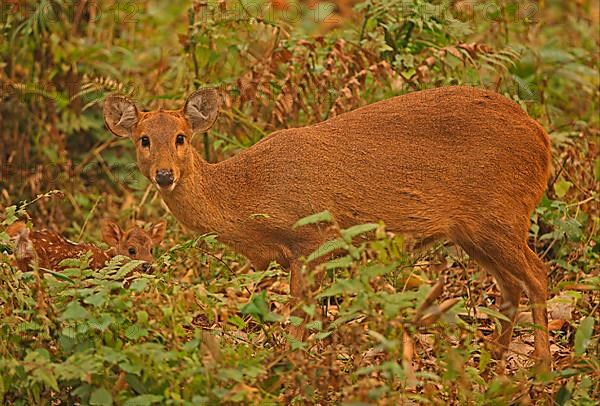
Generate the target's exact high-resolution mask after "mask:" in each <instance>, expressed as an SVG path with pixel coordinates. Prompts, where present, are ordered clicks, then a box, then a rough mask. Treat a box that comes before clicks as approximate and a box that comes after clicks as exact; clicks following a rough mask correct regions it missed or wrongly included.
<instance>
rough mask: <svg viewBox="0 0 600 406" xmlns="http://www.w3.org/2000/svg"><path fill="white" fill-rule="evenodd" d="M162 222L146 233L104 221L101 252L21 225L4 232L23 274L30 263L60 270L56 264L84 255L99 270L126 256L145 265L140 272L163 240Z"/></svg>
mask: <svg viewBox="0 0 600 406" xmlns="http://www.w3.org/2000/svg"><path fill="white" fill-rule="evenodd" d="M166 225H167V224H166V222H165V221H164V220H163V221H159V222H158V223H156V224H154V225H153V226H152V227H151V228H150V231H145V230H144V229H142V228H140V227H132V228H130V229H128V230H127V231H123V230H121V228H120V227H119V225H118V224H116V223H114V222H113V221H110V220H106V221H104V222H103V223H102V238H103V239H104V242H106V243H107V244H108V245H109V246H110V248H109V249H108V250H107V251H104V250H102V249H100V248H98V247H97V246H95V245H94V244H86V243H74V242H72V241H69V240H67V239H66V238H65V237H63V236H61V235H60V234H57V233H55V232H53V231H49V230H45V229H43V230H29V229H28V228H27V225H25V223H23V222H20V221H19V222H16V223H13V224H11V225H10V226H9V227H8V228H7V230H6V231H7V234H8V235H9V236H11V237H12V238H13V240H14V241H15V246H16V252H15V256H16V258H17V265H18V266H19V268H20V269H21V270H22V271H27V270H28V268H29V265H30V264H31V262H32V261H37V265H38V266H39V267H40V268H44V269H51V270H56V269H60V268H61V267H60V265H59V264H60V262H61V261H62V260H64V259H67V258H78V257H79V256H81V255H84V254H86V253H87V252H88V251H89V252H91V253H92V257H91V261H90V267H91V268H92V269H100V268H102V267H103V266H104V265H105V264H106V263H107V262H108V261H109V260H110V259H111V258H112V257H115V256H117V255H124V256H128V257H130V258H131V259H138V260H141V261H146V262H145V263H144V265H143V266H142V269H144V270H145V269H147V268H148V267H149V266H150V264H151V263H152V262H153V260H154V259H153V258H152V248H153V247H154V246H157V245H158V244H160V243H161V242H162V240H163V237H164V233H165V229H166Z"/></svg>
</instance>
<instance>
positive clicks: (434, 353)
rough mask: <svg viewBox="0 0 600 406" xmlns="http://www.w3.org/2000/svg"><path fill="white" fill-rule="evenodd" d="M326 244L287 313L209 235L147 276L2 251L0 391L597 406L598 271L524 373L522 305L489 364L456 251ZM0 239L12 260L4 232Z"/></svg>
mask: <svg viewBox="0 0 600 406" xmlns="http://www.w3.org/2000/svg"><path fill="white" fill-rule="evenodd" d="M21 213H22V212H21ZM11 217H12V215H9V216H7V219H10V218H11ZM323 217H326V216H315V217H312V218H309V219H308V221H311V220H312V221H316V220H318V219H323ZM8 221H10V220H6V221H5V223H7V222H8ZM330 226H331V227H332V228H334V229H335V227H336V226H335V223H334V224H331V225H330ZM337 232H338V235H339V238H337V239H336V240H334V241H333V242H329V243H326V244H325V245H323V246H322V247H321V248H320V249H319V250H318V251H316V252H315V253H314V254H313V256H315V257H316V256H322V255H327V254H328V253H330V252H331V251H332V250H333V249H336V252H339V253H340V255H336V257H335V258H333V259H330V260H329V261H326V262H324V263H323V264H322V265H320V266H319V267H317V268H316V269H315V270H309V269H305V273H306V275H307V277H308V279H309V280H310V281H311V282H312V283H311V288H310V289H309V291H310V293H309V295H308V296H309V298H308V299H307V300H306V301H305V302H303V303H300V304H298V305H297V306H296V307H292V304H291V302H290V298H289V296H288V291H289V286H288V279H287V275H286V273H285V272H284V271H283V270H281V269H280V268H279V267H278V266H277V265H275V264H274V265H273V266H272V267H270V268H269V269H267V270H264V271H255V270H251V269H250V268H249V267H248V266H244V265H243V264H244V262H243V261H240V260H237V258H235V257H234V256H232V255H231V254H227V251H223V250H222V249H220V250H217V248H219V247H218V244H217V243H216V241H215V239H214V237H213V236H210V235H208V236H202V237H200V238H197V239H193V240H187V241H185V242H183V243H181V244H178V245H175V246H173V247H172V248H170V249H168V250H167V251H164V252H163V253H162V255H161V256H160V257H159V258H158V260H157V262H156V264H155V265H154V267H153V269H152V270H151V271H150V272H148V273H140V272H138V271H137V269H139V268H136V267H137V265H139V263H138V262H137V261H131V262H128V263H124V264H123V262H122V261H121V260H122V258H120V257H117V258H115V259H113V260H112V261H111V262H110V263H109V264H107V266H106V267H105V268H104V269H101V270H97V271H93V270H90V269H88V267H87V258H86V257H82V258H80V259H72V260H66V262H65V265H66V266H67V267H66V269H65V270H64V271H62V272H60V273H59V274H57V273H47V272H44V271H43V270H39V269H38V270H32V271H30V272H22V271H20V270H18V268H16V267H15V266H13V258H12V255H3V256H2V262H1V263H0V267H1V268H0V301H1V302H2V312H3V315H2V318H3V320H2V324H1V327H0V370H2V374H1V378H0V393H1V394H2V395H3V396H4V399H5V402H8V403H11V404H47V403H50V402H53V404H57V403H61V402H62V403H67V404H69V403H75V402H81V403H82V404H102V405H104V404H112V403H116V404H125V405H146V404H148V405H149V404H217V403H237V402H240V403H251V404H294V403H298V404H302V403H316V404H331V403H339V402H345V403H347V404H366V403H369V404H372V403H375V404H402V403H409V402H417V403H432V404H444V403H448V402H451V403H475V404H509V403H515V402H520V403H531V402H541V403H549V402H551V401H554V402H556V403H557V404H565V403H566V402H567V401H569V400H571V401H572V402H574V403H575V404H595V402H596V401H597V398H594V396H597V394H598V392H597V391H598V384H599V381H598V374H600V364H599V363H598V337H597V334H596V335H594V328H595V320H594V317H593V314H594V312H595V311H597V306H598V304H597V303H598V290H597V289H598V285H599V283H598V276H597V275H595V276H594V275H592V274H590V275H588V276H587V277H586V278H583V279H578V280H576V281H566V280H562V281H561V283H562V284H569V285H568V286H567V287H566V288H561V289H558V287H555V289H554V290H555V292H556V293H559V294H558V295H556V297H555V298H554V299H552V300H551V302H550V304H549V314H550V326H551V330H552V334H551V336H552V337H551V338H552V354H553V363H554V372H552V373H549V374H536V373H535V369H534V368H531V367H532V361H531V359H530V355H531V352H532V350H533V346H532V345H533V337H532V331H533V330H532V329H533V328H534V327H533V326H532V324H531V320H530V318H528V317H527V314H528V313H527V308H526V305H525V303H523V308H522V309H521V310H522V313H521V314H520V316H519V320H520V323H519V324H518V326H517V328H516V330H515V334H514V336H515V338H514V340H513V343H512V344H511V350H510V352H509V354H508V356H507V359H506V362H504V363H498V362H496V361H494V360H492V358H491V351H490V350H491V348H492V347H491V344H489V341H490V339H491V335H492V331H493V328H494V325H495V324H497V323H498V321H499V320H500V319H501V318H502V315H501V314H499V313H498V312H497V311H496V310H494V309H496V307H495V306H494V303H495V302H497V301H498V299H499V297H498V292H497V290H496V288H495V287H494V285H493V283H492V281H491V279H490V278H489V277H487V276H485V274H484V273H483V271H481V270H480V269H479V268H477V267H476V266H475V264H474V263H472V262H470V261H469V260H468V259H467V258H465V257H464V255H463V254H461V253H460V252H459V251H457V250H456V249H454V248H453V247H450V246H443V245H439V246H436V247H433V248H431V249H430V250H429V251H427V252H421V253H420V254H415V253H413V254H408V253H407V252H406V250H405V247H407V246H410V245H411V242H410V241H405V240H403V239H402V238H401V237H399V236H393V235H391V234H389V233H386V232H385V227H384V226H383V225H381V224H380V225H377V224H365V225H361V226H355V227H352V228H350V229H347V230H337ZM0 244H1V246H2V247H3V250H4V252H5V254H8V253H9V252H10V250H11V248H13V247H12V243H11V241H10V240H9V239H8V236H7V235H6V233H1V234H0ZM211 252H221V254H219V255H215V254H211ZM411 252H414V251H412V250H411ZM222 255H225V257H222ZM596 259H597V258H596ZM564 286H566V285H564ZM564 286H563V287H564ZM553 296H554V295H553ZM594 303H595V305H594ZM298 309H300V313H298V311H296V312H293V310H298ZM292 313H293V315H291V314H292ZM298 316H301V317H298ZM298 325H304V326H305V328H306V334H305V337H306V338H305V339H304V340H301V341H299V340H296V339H294V338H293V337H292V336H291V335H290V334H289V332H290V329H291V326H298ZM596 327H597V326H596ZM504 369H506V371H505V373H501V372H500V371H501V370H504ZM59 401H60V402H59Z"/></svg>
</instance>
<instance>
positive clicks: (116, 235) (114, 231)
mask: <svg viewBox="0 0 600 406" xmlns="http://www.w3.org/2000/svg"><path fill="white" fill-rule="evenodd" d="M121 238H123V231H122V230H121V227H119V225H118V224H117V223H115V222H114V221H110V220H104V221H103V222H102V239H103V240H104V242H105V243H107V244H108V245H110V246H111V247H116V246H117V245H119V241H121Z"/></svg>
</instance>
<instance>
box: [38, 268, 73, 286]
mask: <svg viewBox="0 0 600 406" xmlns="http://www.w3.org/2000/svg"><path fill="white" fill-rule="evenodd" d="M44 272H45V273H49V274H50V275H52V276H54V277H55V278H56V279H60V280H61V281H67V282H70V283H72V284H75V281H74V280H73V279H71V278H69V277H68V276H66V275H63V274H61V273H58V272H54V271H51V270H49V269H46V270H45V271H44Z"/></svg>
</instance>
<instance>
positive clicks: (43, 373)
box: [33, 367, 59, 391]
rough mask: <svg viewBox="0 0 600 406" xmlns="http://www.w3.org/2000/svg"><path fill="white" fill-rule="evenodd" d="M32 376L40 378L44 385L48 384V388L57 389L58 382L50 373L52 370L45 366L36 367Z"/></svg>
mask: <svg viewBox="0 0 600 406" xmlns="http://www.w3.org/2000/svg"><path fill="white" fill-rule="evenodd" d="M33 376H34V377H36V378H38V379H39V380H41V381H42V382H44V383H45V384H46V385H48V386H49V387H50V388H52V389H54V390H55V391H58V390H59V389H58V382H57V381H56V377H55V376H54V374H53V373H52V371H50V370H49V369H47V368H43V367H42V368H36V369H35V370H34V371H33Z"/></svg>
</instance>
